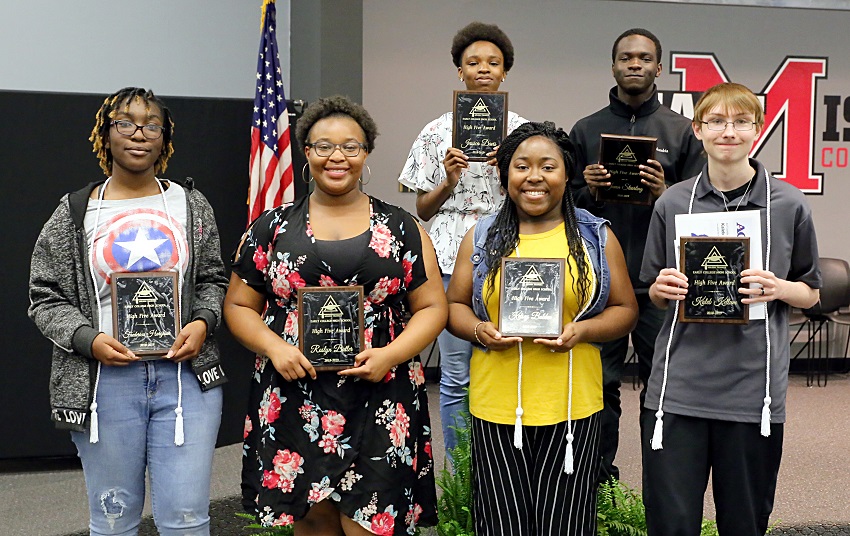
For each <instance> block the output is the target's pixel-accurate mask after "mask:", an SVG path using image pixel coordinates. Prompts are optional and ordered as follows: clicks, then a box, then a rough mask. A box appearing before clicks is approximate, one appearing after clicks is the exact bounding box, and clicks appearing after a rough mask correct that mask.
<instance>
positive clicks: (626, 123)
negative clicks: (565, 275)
mask: <svg viewBox="0 0 850 536" xmlns="http://www.w3.org/2000/svg"><path fill="white" fill-rule="evenodd" d="M608 98H609V100H610V104H609V105H608V106H606V107H605V108H602V109H601V110H599V111H598V112H596V113H594V114H592V115H589V116H587V117H585V118H584V119H581V120H579V121H578V122H577V123H576V124H575V126H574V127H573V129H572V131H571V132H570V139H571V140H572V142H573V143H574V144H575V146H576V172H575V176H574V177H573V178H572V181H571V185H572V190H573V196H574V197H575V200H576V206H578V207H580V208H584V209H587V210H588V211H590V212H591V213H592V214H595V215H596V216H599V217H602V218H605V219H606V220H608V221H609V222H611V229H612V230H613V231H614V234H615V235H617V239H618V240H619V241H620V244H621V245H622V246H623V253H624V254H625V256H626V264H627V265H628V268H629V278H630V279H631V281H632V285H633V286H634V287H635V289H636V290H637V291H638V292H646V290H647V288H648V287H647V285H646V284H644V283H641V282H640V266H641V262H642V261H643V249H644V246H645V245H646V233H647V230H648V229H649V220H650V218H651V217H652V206H651V205H650V206H641V205H627V204H622V203H604V202H597V201H596V200H595V199H593V197H592V196H591V195H590V192H589V191H588V188H587V185H586V184H585V182H584V175H583V171H584V168H585V167H586V166H587V165H588V164H595V163H597V162H598V161H599V135H600V134H624V135H629V136H653V137H655V138H658V143H657V145H656V156H655V159H656V160H658V161H659V162H661V166H662V167H663V168H664V180H665V181H666V182H667V184H668V185H671V184H675V183H677V182H680V181H683V180H685V179H688V178H690V177H693V176H694V175H696V174H697V173H699V171H700V170H701V169H702V166H703V164H704V163H705V159H704V158H703V156H702V143H700V141H699V140H698V139H697V138H696V136H694V133H693V130H692V129H691V121H690V119H688V118H687V117H685V116H683V115H680V114H677V113H676V112H674V111H672V110H671V109H670V108H667V107H666V106H663V105H662V104H661V103H660V102H659V101H658V90H657V89H653V92H652V96H651V97H650V98H649V99H648V100H646V101H645V102H644V103H643V104H641V105H640V107H639V108H638V109H637V110H635V109H634V108H632V107H631V106H629V105H628V104H626V103H624V102H623V101H621V100H620V99H619V98H618V97H617V87H616V86H614V87H613V88H612V89H611V91H610V92H609V95H608Z"/></svg>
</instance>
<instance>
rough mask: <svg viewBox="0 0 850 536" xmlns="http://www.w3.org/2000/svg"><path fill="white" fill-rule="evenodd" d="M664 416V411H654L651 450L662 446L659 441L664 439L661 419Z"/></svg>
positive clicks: (659, 448)
mask: <svg viewBox="0 0 850 536" xmlns="http://www.w3.org/2000/svg"><path fill="white" fill-rule="evenodd" d="M662 417H664V412H663V411H662V410H660V409H659V410H658V411H656V412H655V431H654V432H653V433H652V450H661V449H663V448H664V446H663V445H662V444H661V441H662V440H663V439H664V421H663V420H661V419H662Z"/></svg>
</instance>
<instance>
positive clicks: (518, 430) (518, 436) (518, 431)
mask: <svg viewBox="0 0 850 536" xmlns="http://www.w3.org/2000/svg"><path fill="white" fill-rule="evenodd" d="M515 251H516V256H517V257H519V245H517V247H516V249H515ZM504 275H505V274H502V277H504ZM522 342H523V341H520V342H519V343H518V344H517V347H518V348H519V365H518V367H517V379H516V422H514V447H516V448H517V449H519V450H522V414H523V410H522Z"/></svg>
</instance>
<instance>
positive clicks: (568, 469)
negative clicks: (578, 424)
mask: <svg viewBox="0 0 850 536" xmlns="http://www.w3.org/2000/svg"><path fill="white" fill-rule="evenodd" d="M564 472H565V473H567V474H568V475H571V474H573V434H567V455H566V457H565V458H564Z"/></svg>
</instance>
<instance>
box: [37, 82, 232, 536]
mask: <svg viewBox="0 0 850 536" xmlns="http://www.w3.org/2000/svg"><path fill="white" fill-rule="evenodd" d="M173 131H174V122H173V121H172V118H171V113H170V112H169V110H168V108H167V107H166V106H165V104H164V103H163V102H162V101H161V100H160V99H159V98H157V97H156V96H155V95H154V94H153V92H151V91H148V90H145V89H142V88H134V87H128V88H124V89H122V90H121V91H118V92H116V93H114V94H112V95H110V96H109V97H107V98H106V100H105V101H104V102H103V105H102V106H101V107H100V109H99V110H98V112H97V115H96V124H95V127H94V129H93V130H92V133H91V137H90V138H89V139H90V140H91V141H92V143H93V147H94V152H95V153H96V154H97V157H98V158H99V160H100V166H101V168H102V169H103V172H104V174H105V175H106V176H107V178H106V180H101V181H96V182H92V183H91V184H89V185H88V186H86V187H85V188H83V189H81V190H78V191H76V192H74V193H71V194H69V195H66V196H65V197H63V198H62V200H61V201H60V203H59V207H58V208H57V209H56V211H55V212H54V213H53V215H52V216H51V217H50V219H49V220H48V222H47V223H46V224H45V226H44V228H43V229H42V231H41V234H40V235H39V237H38V241H37V242H36V245H35V251H34V252H33V257H32V268H31V272H30V301H31V305H30V308H29V314H30V317H31V318H32V319H33V320H34V321H35V323H36V325H37V326H38V328H39V329H40V330H41V332H42V333H43V334H44V335H45V336H46V337H47V338H48V339H50V340H51V341H52V342H53V345H54V346H53V366H52V370H51V381H50V398H51V405H52V407H53V420H54V421H55V422H56V424H57V426H58V427H59V428H67V429H70V430H71V438H72V439H73V441H74V444H75V445H76V447H77V451H78V453H79V456H80V459H81V460H82V463H83V473H84V474H85V478H86V488H87V492H88V499H89V510H90V516H91V519H90V523H89V527H90V530H91V534H95V535H101V534H135V533H136V532H137V531H138V526H139V522H140V520H141V515H142V507H143V505H144V501H145V472H146V471H147V472H148V474H149V475H150V481H151V499H152V507H153V515H154V521H155V522H156V525H157V528H158V529H159V531H160V532H161V533H163V534H190V533H191V534H209V487H210V473H211V470H212V457H213V451H214V449H215V441H216V436H217V435H218V427H219V422H220V420H221V404H222V394H221V388H220V387H218V385H220V384H221V383H223V382H224V381H225V380H224V375H223V372H222V371H221V368H220V363H219V354H218V347H217V346H216V344H215V341H214V339H213V338H212V334H213V332H214V331H215V329H216V328H217V327H218V325H219V323H220V320H221V304H222V299H223V298H224V293H225V290H226V288H227V278H226V276H225V273H224V266H223V264H222V260H221V249H220V246H219V238H218V230H217V228H216V223H215V218H214V217H213V211H212V208H211V207H210V205H209V203H208V202H207V200H206V199H205V198H204V196H203V195H202V194H201V193H200V192H198V190H196V189H194V186H193V184H192V182H191V181H186V183H179V182H176V181H171V180H166V179H163V178H162V173H164V172H165V169H166V165H167V163H168V160H169V158H170V157H171V155H172V153H173V152H174V149H173V145H172V134H173ZM125 272H131V273H134V272H154V273H155V274H169V273H170V274H176V275H175V276H174V279H175V280H176V281H177V285H176V290H173V291H172V295H171V296H170V298H163V300H166V301H170V300H173V303H176V304H179V307H171V306H169V307H165V309H166V311H167V310H170V313H169V312H163V311H160V310H159V309H157V311H158V312H157V313H156V314H155V315H148V316H149V317H148V316H146V317H145V319H144V322H148V323H151V325H154V326H155V325H156V324H157V318H158V316H156V315H162V317H163V318H165V317H169V314H170V315H173V316H176V318H174V320H176V322H175V323H179V324H180V325H181V326H182V328H180V329H179V332H178V334H177V336H176V339H175V340H174V341H173V344H166V345H165V347H164V348H162V350H163V352H162V353H164V355H161V356H156V358H154V359H150V356H147V355H146V356H145V357H142V350H143V349H144V348H145V344H147V342H143V344H142V345H141V346H139V347H136V346H133V345H130V346H131V347H130V348H128V346H126V345H125V343H127V344H129V343H128V342H127V338H126V337H127V336H128V335H131V333H130V332H129V330H128V329H126V328H124V327H123V325H121V324H119V326H120V327H119V332H117V333H116V332H114V331H113V316H115V315H118V314H119V313H120V312H121V311H120V310H119V309H121V308H125V310H124V311H123V314H124V315H125V316H124V317H125V318H129V317H131V316H132V315H135V314H137V311H139V309H133V310H132V311H131V310H130V309H126V305H120V304H119V305H118V306H114V305H113V291H112V288H111V284H110V283H111V281H112V279H113V278H116V277H117V276H118V275H119V274H122V273H125ZM171 288H174V287H173V286H172V287H171ZM140 291H141V287H140ZM144 298H146V299H147V298H150V295H149V294H145V296H144ZM142 301H144V302H145V303H149V301H145V300H144V299H143V300H142ZM164 303H165V302H164ZM139 314H141V313H139ZM178 315H179V316H178ZM141 322H142V321H141V320H140V321H139V323H141ZM130 324H133V322H130ZM130 329H135V328H130ZM146 329H148V328H146ZM150 329H156V330H159V331H163V332H168V331H170V330H171V329H172V328H171V327H169V326H166V328H161V327H155V328H150ZM134 333H136V332H134ZM172 335H173V332H172ZM134 337H135V335H134ZM121 340H124V341H125V343H122V342H120V341H121ZM166 340H167V339H166ZM157 344H158V345H160V346H161V345H162V343H161V342H160V341H157ZM132 348H136V352H134V351H133V350H132ZM137 352H138V353H137ZM211 370H215V371H216V372H217V374H216V375H215V377H216V378H218V379H217V380H215V381H209V380H210V379H211V378H212V377H213V375H210V374H206V375H204V372H206V371H211ZM202 378H205V379H204V380H202Z"/></svg>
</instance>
